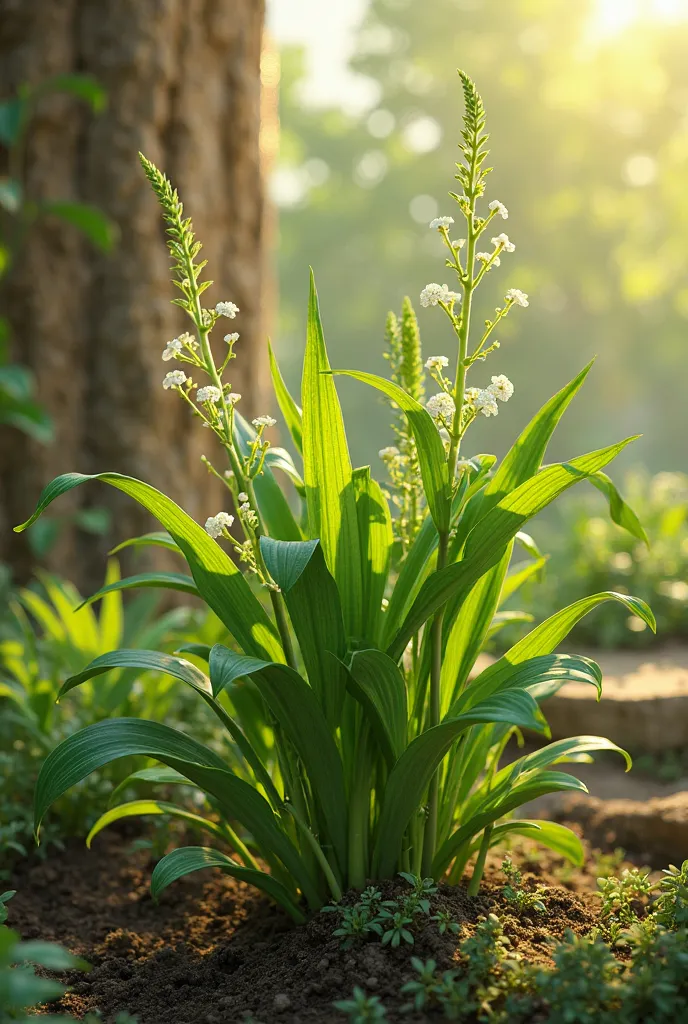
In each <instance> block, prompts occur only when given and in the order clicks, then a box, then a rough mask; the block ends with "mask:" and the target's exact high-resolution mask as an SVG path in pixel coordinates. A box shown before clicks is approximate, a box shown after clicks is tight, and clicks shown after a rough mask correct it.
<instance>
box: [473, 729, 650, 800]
mask: <svg viewBox="0 0 688 1024" xmlns="http://www.w3.org/2000/svg"><path fill="white" fill-rule="evenodd" d="M592 750H609V751H614V753H615V754H620V755H621V757H623V759H624V761H625V762H626V771H627V772H629V771H630V770H631V768H632V767H633V762H632V760H631V757H630V754H628V752H627V751H625V750H623V748H622V747H619V746H617V744H616V743H612V741H611V740H608V739H606V737H604V736H572V737H569V738H568V739H563V740H557V741H556V742H555V743H548V744H547V745H546V746H545V747H540V748H539V750H535V751H533V753H531V754H526V755H525V756H524V757H519V758H518V760H516V761H514V762H512V763H511V764H508V765H505V767H504V768H502V769H501V770H500V771H498V772H497V774H496V775H495V776H494V779H493V784H492V787H491V789H492V790H493V791H494V790H496V789H498V788H499V785H500V784H501V783H502V782H503V781H505V780H507V781H509V782H512V781H513V780H515V779H516V778H518V776H520V775H525V774H526V773H527V772H532V771H536V770H539V769H540V768H548V767H549V765H551V764H559V763H561V762H562V761H571V760H573V759H574V757H575V756H576V755H578V754H585V753H589V752H590V751H592Z"/></svg>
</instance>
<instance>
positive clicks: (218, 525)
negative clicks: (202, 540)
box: [205, 512, 234, 540]
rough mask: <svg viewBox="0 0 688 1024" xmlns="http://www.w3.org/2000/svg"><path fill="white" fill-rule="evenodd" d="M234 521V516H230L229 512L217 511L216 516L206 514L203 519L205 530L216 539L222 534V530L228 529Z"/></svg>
mask: <svg viewBox="0 0 688 1024" xmlns="http://www.w3.org/2000/svg"><path fill="white" fill-rule="evenodd" d="M233 522H234V516H230V514H229V512H218V513H217V515H216V516H208V518H207V519H206V521H205V532H206V533H207V534H208V535H209V536H210V537H212V538H213V539H214V540H217V538H218V537H221V536H222V533H223V531H224V530H228V529H229V528H230V526H231V525H232V523H233Z"/></svg>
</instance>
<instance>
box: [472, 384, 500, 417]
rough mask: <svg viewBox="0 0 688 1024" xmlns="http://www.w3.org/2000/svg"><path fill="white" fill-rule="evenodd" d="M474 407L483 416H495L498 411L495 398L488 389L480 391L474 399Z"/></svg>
mask: <svg viewBox="0 0 688 1024" xmlns="http://www.w3.org/2000/svg"><path fill="white" fill-rule="evenodd" d="M475 407H476V409H477V410H478V412H481V413H482V414H483V416H496V415H497V413H498V412H499V407H498V405H497V399H496V398H495V396H494V395H493V393H492V392H491V391H490V390H489V389H487V388H486V389H485V390H484V391H481V392H480V394H479V395H478V397H477V398H476V400H475Z"/></svg>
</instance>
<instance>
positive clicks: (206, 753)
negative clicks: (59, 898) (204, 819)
mask: <svg viewBox="0 0 688 1024" xmlns="http://www.w3.org/2000/svg"><path fill="white" fill-rule="evenodd" d="M135 755H142V756H145V757H153V758H155V759H156V760H158V761H162V762H163V763H164V764H166V765H168V766H169V767H170V768H175V769H176V770H177V771H179V772H180V773H181V774H182V775H185V776H186V778H187V779H189V780H190V782H192V783H194V784H195V785H197V786H198V787H199V788H200V789H202V790H203V791H204V792H208V793H210V794H211V795H212V796H213V797H215V799H216V800H217V801H218V803H219V804H220V806H221V807H222V808H223V811H224V813H225V814H226V815H227V817H228V818H230V819H232V818H235V819H236V820H237V821H239V822H241V824H242V825H243V826H244V828H246V829H247V830H248V831H249V832H250V833H251V834H252V835H253V837H254V839H255V840H256V842H257V843H258V845H259V847H260V849H261V854H262V855H263V856H265V857H266V858H269V857H270V856H275V857H277V858H279V859H280V860H281V861H282V863H283V864H284V866H285V867H286V869H287V871H289V872H290V873H291V875H292V876H293V878H294V881H295V882H296V884H297V885H298V886H299V887H300V888H301V890H302V892H303V893H304V895H306V898H307V899H308V901H309V903H310V904H311V905H313V906H317V905H318V902H319V901H318V894H317V891H316V889H315V887H314V885H313V883H312V880H311V878H310V876H309V874H308V870H307V868H306V866H305V865H304V863H303V861H302V860H301V857H300V855H299V853H298V852H297V850H296V848H295V847H294V846H293V844H292V843H291V841H290V840H289V838H288V837H287V836H286V834H285V833H284V832H283V831H282V829H281V828H280V826H279V825H278V823H277V819H276V818H275V816H274V814H273V812H272V809H271V807H270V805H269V804H268V802H267V800H265V799H264V797H262V796H261V795H260V793H258V791H257V790H256V789H255V787H254V786H252V785H250V784H249V783H247V782H244V781H243V779H240V778H238V777H237V776H236V775H234V774H233V773H232V772H230V771H229V770H228V769H227V768H226V767H225V766H224V763H223V761H222V759H221V758H220V757H219V756H218V755H217V754H216V753H215V752H214V751H212V750H211V749H210V748H209V747H205V746H203V744H201V743H198V742H197V741H196V740H194V739H192V738H191V737H190V736H187V735H185V734H184V733H182V732H178V731H177V730H176V729H170V728H169V726H166V725H162V724H160V723H158V722H147V721H141V720H139V719H137V718H110V719H107V720H105V721H103V722H96V723H95V724H94V725H89V726H87V727H86V728H85V729H81V730H80V731H79V732H77V733H74V734H73V735H72V736H69V737H68V738H67V739H66V740H63V742H62V743H60V744H59V745H58V746H57V747H56V748H55V750H53V751H52V753H51V754H49V755H48V757H47V758H46V760H45V762H44V763H43V765H42V767H41V770H40V773H39V775H38V780H37V782H36V790H35V794H34V827H35V830H36V835H38V831H39V829H40V825H41V821H42V820H43V817H44V815H45V812H46V811H47V809H48V808H49V807H50V805H51V804H53V803H54V802H55V800H57V799H58V798H59V797H60V796H62V794H63V793H65V792H66V791H67V790H68V789H71V787H72V786H74V785H76V783H77V782H81V780H82V779H85V778H87V776H89V775H90V774H91V772H94V771H96V770H97V769H98V768H102V767H103V766H104V765H106V764H109V763H110V762H111V761H115V760H117V759H118V758H120V757H132V756H135Z"/></svg>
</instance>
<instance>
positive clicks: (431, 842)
mask: <svg viewBox="0 0 688 1024" xmlns="http://www.w3.org/2000/svg"><path fill="white" fill-rule="evenodd" d="M448 545H449V534H448V532H447V531H442V532H441V533H440V535H439V542H438V545H437V568H438V569H443V568H444V566H445V564H446V560H447V548H448ZM443 620H444V607H442V608H440V609H439V611H438V612H437V613H436V614H435V617H434V619H433V620H432V627H431V628H432V635H431V645H432V649H431V659H432V660H431V667H430V718H429V722H428V727H429V728H431V729H432V728H433V727H434V726H436V725H439V724H440V715H441V702H442V700H441V692H440V680H441V677H442V622H443ZM439 793H440V777H439V772H435V774H434V775H433V777H432V779H431V781H430V790H429V795H428V820H427V822H426V824H425V837H424V841H423V861H422V870H423V875H424V876H429V875H430V874H431V872H432V862H433V860H434V858H435V846H436V844H437V825H438V820H439Z"/></svg>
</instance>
